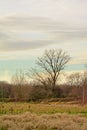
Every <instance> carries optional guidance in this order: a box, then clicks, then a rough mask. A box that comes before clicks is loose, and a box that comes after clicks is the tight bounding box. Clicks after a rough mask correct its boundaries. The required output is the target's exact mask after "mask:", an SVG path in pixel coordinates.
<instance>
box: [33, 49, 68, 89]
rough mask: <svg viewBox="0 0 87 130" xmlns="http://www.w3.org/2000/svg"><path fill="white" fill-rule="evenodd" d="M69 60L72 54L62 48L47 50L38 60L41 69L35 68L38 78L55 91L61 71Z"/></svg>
mask: <svg viewBox="0 0 87 130" xmlns="http://www.w3.org/2000/svg"><path fill="white" fill-rule="evenodd" d="M69 60H70V56H69V55H68V54H67V52H63V51H62V50H61V49H59V50H54V49H52V50H46V51H45V52H44V54H43V56H42V57H40V58H38V60H37V62H36V64H37V65H38V66H39V71H37V70H35V69H34V75H35V78H36V80H37V81H39V82H40V83H41V84H43V85H44V86H46V87H47V86H51V87H52V91H54V89H55V86H56V83H57V81H58V78H59V75H60V72H61V71H62V70H63V69H64V67H65V65H66V64H67V63H68V62H69Z"/></svg>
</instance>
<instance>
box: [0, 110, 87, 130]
mask: <svg viewBox="0 0 87 130" xmlns="http://www.w3.org/2000/svg"><path fill="white" fill-rule="evenodd" d="M0 130H87V118H85V117H82V116H81V115H69V114H64V113H63V114H52V115H47V114H42V115H37V114H34V113H33V114H32V113H30V112H27V113H25V114H18V115H3V116H0Z"/></svg>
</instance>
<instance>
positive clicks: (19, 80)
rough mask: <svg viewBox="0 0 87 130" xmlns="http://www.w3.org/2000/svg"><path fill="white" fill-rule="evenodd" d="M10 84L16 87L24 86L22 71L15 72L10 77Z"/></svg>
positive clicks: (24, 79)
mask: <svg viewBox="0 0 87 130" xmlns="http://www.w3.org/2000/svg"><path fill="white" fill-rule="evenodd" d="M12 84H14V85H18V86H22V85H24V84H26V78H25V74H24V72H23V71H22V70H18V71H16V73H15V74H14V75H13V76H12Z"/></svg>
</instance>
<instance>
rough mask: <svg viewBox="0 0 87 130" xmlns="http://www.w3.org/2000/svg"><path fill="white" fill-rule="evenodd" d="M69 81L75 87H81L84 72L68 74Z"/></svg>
mask: <svg viewBox="0 0 87 130" xmlns="http://www.w3.org/2000/svg"><path fill="white" fill-rule="evenodd" d="M67 83H68V84H69V85H70V86H71V87H73V86H75V87H80V86H82V84H83V75H82V73H79V72H76V73H72V74H70V75H69V76H67Z"/></svg>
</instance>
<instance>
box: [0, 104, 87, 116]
mask: <svg viewBox="0 0 87 130" xmlns="http://www.w3.org/2000/svg"><path fill="white" fill-rule="evenodd" d="M25 112H31V113H36V114H38V115H41V114H55V113H68V114H81V115H83V116H86V117H87V106H80V105H70V104H61V103H50V104H41V103H39V104H35V103H20V102H19V103H12V102H11V103H0V114H1V115H2V114H20V113H25Z"/></svg>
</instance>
